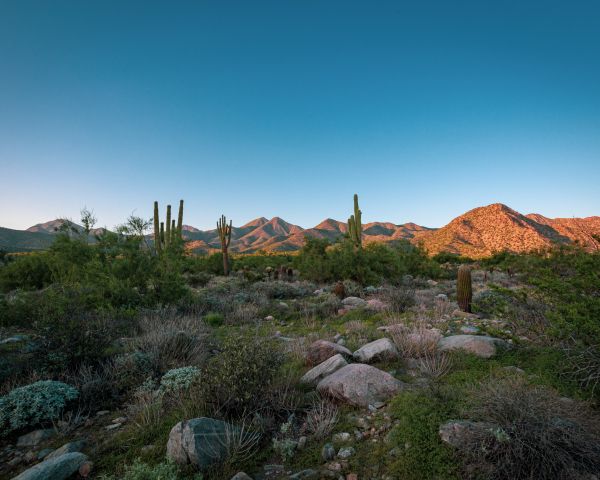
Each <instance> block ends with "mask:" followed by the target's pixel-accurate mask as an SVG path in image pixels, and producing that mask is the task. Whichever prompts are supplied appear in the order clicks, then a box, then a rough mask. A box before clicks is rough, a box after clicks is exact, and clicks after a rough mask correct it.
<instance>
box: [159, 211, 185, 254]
mask: <svg viewBox="0 0 600 480" xmlns="http://www.w3.org/2000/svg"><path fill="white" fill-rule="evenodd" d="M153 220H154V249H155V250H156V253H157V254H160V253H161V252H162V251H163V250H166V249H168V248H169V247H171V246H172V245H174V244H175V243H176V241H177V240H178V239H181V238H182V232H183V200H180V201H179V213H178V215H177V223H175V219H174V218H173V219H171V205H167V218H166V220H165V221H164V222H161V221H160V215H159V211H158V202H156V201H155V202H154V219H153Z"/></svg>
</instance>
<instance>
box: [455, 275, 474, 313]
mask: <svg viewBox="0 0 600 480" xmlns="http://www.w3.org/2000/svg"><path fill="white" fill-rule="evenodd" d="M456 299H457V301H458V306H459V307H460V309H461V310H462V311H463V312H467V313H471V302H472V300H473V287H472V285H471V268H470V267H469V266H467V265H461V266H460V268H459V269H458V277H457V279H456Z"/></svg>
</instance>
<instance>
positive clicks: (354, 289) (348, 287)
mask: <svg viewBox="0 0 600 480" xmlns="http://www.w3.org/2000/svg"><path fill="white" fill-rule="evenodd" d="M342 285H343V286H344V294H345V296H346V297H362V296H363V293H364V290H363V288H362V286H361V285H360V284H358V283H357V282H355V281H353V280H344V281H343V282H342Z"/></svg>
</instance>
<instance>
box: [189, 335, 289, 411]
mask: <svg viewBox="0 0 600 480" xmlns="http://www.w3.org/2000/svg"><path fill="white" fill-rule="evenodd" d="M282 362H283V355H282V353H281V350H280V348H278V345H276V344H275V343H274V342H273V341H272V340H267V339H263V338H253V337H250V338H248V337H239V336H232V337H228V338H227V339H226V340H225V341H224V342H223V345H222V352H221V353H220V354H219V355H217V356H215V357H214V358H212V359H211V360H210V361H209V363H208V364H207V367H206V370H205V372H204V375H203V381H202V382H201V385H200V387H199V388H200V390H201V396H202V397H203V398H204V399H205V400H206V402H207V404H208V405H209V408H210V409H211V410H213V411H218V412H220V413H221V414H222V415H241V414H242V413H243V412H244V411H246V412H252V411H258V410H261V409H263V408H265V407H266V405H265V397H266V396H267V394H268V392H269V387H270V386H271V385H272V384H273V383H274V380H275V377H276V374H277V372H278V371H279V368H280V366H281V364H282Z"/></svg>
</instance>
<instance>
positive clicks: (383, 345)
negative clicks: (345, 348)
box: [352, 338, 398, 363]
mask: <svg viewBox="0 0 600 480" xmlns="http://www.w3.org/2000/svg"><path fill="white" fill-rule="evenodd" d="M352 356H353V357H354V360H356V361H357V362H362V363H371V362H374V361H376V360H389V359H393V358H397V357H398V350H397V349H396V345H394V342H392V341H391V340H390V339H389V338H379V339H378V340H375V341H373V342H370V343H367V344H366V345H363V346H362V347H360V348H359V349H358V350H357V351H356V352H354V354H353V355H352Z"/></svg>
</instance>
